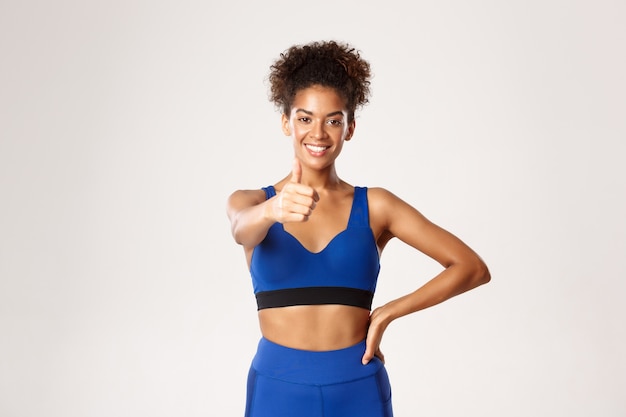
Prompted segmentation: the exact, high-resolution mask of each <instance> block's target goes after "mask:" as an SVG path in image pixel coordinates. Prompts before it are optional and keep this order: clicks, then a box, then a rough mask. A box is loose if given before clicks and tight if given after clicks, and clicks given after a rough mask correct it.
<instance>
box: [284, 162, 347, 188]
mask: <svg viewBox="0 0 626 417" xmlns="http://www.w3.org/2000/svg"><path fill="white" fill-rule="evenodd" d="M288 178H289V177H287V179H288ZM301 182H302V184H305V185H308V186H309V187H313V188H315V189H316V190H324V189H334V188H337V187H339V186H340V185H341V184H342V181H341V179H340V178H339V176H338V175H337V171H336V170H335V165H334V164H333V165H332V166H330V167H328V168H327V169H325V170H323V171H317V170H312V169H306V168H304V167H303V168H302V179H301Z"/></svg>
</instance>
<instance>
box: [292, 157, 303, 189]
mask: <svg viewBox="0 0 626 417" xmlns="http://www.w3.org/2000/svg"><path fill="white" fill-rule="evenodd" d="M301 181H302V167H301V166H300V161H299V160H298V158H293V167H292V169H291V182H295V183H298V184H300V182H301Z"/></svg>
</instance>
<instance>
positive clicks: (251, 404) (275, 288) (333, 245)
mask: <svg viewBox="0 0 626 417" xmlns="http://www.w3.org/2000/svg"><path fill="white" fill-rule="evenodd" d="M263 190H264V191H265V195H266V198H267V199H269V198H272V197H273V196H274V195H276V191H275V189H274V187H272V186H269V187H266V188H263ZM379 270H380V264H379V254H378V249H377V247H376V241H375V239H374V235H373V233H372V230H371V228H370V225H369V210H368V204H367V188H366V187H355V189H354V199H353V202H352V208H351V210H350V218H349V220H348V225H347V227H346V229H344V230H343V231H342V232H340V233H339V234H337V235H336V236H335V237H334V238H333V239H332V240H331V241H330V242H329V243H328V245H327V246H326V247H325V248H324V249H322V251H320V252H317V253H313V252H310V251H309V250H307V249H306V248H305V247H304V246H302V244H301V243H300V242H299V241H298V240H297V239H296V238H295V237H294V236H293V235H291V234H289V233H288V232H286V231H285V229H284V228H283V225H282V224H281V223H274V224H273V225H272V226H271V227H270V229H269V230H268V233H267V236H266V237H265V239H264V240H263V241H262V242H261V243H260V244H259V245H257V246H256V247H255V248H254V251H253V253H252V259H251V262H250V274H251V276H252V284H253V288H254V293H255V296H256V299H257V306H258V309H259V310H261V309H264V308H274V307H285V306H292V305H320V304H343V305H349V306H355V307H360V308H365V309H367V310H370V309H371V304H372V298H373V296H374V291H375V289H376V282H377V279H378V272H379ZM364 353H365V341H362V342H360V343H358V344H356V345H354V346H350V347H347V348H344V349H338V350H331V351H322V352H319V351H307V350H300V349H293V348H289V347H286V346H282V345H279V344H276V343H274V342H271V341H269V340H267V339H265V338H261V340H260V342H259V345H258V349H257V353H256V355H255V357H254V359H253V361H252V365H251V367H250V371H249V375H248V384H247V399H246V414H245V417H392V416H393V412H392V407H391V387H390V385H389V379H388V377H387V371H386V370H385V367H384V366H383V364H382V362H381V361H380V360H379V359H378V358H376V357H374V358H373V359H372V360H371V361H370V362H369V363H368V364H367V365H363V364H362V363H361V358H362V357H363V354H364Z"/></svg>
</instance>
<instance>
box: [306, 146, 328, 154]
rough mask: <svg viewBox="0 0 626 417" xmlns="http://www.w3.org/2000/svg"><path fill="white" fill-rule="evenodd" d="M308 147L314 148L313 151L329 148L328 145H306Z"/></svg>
mask: <svg viewBox="0 0 626 417" xmlns="http://www.w3.org/2000/svg"><path fill="white" fill-rule="evenodd" d="M306 147H307V148H309V149H310V150H312V151H313V152H323V151H325V150H326V149H328V146H315V145H306Z"/></svg>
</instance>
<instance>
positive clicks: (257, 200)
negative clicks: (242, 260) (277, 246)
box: [226, 190, 276, 248]
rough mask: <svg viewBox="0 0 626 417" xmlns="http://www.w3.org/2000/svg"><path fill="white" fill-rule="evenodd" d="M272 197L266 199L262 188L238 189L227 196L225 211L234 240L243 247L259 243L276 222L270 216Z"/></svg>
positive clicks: (251, 246)
mask: <svg viewBox="0 0 626 417" xmlns="http://www.w3.org/2000/svg"><path fill="white" fill-rule="evenodd" d="M274 199H276V197H272V198H271V199H269V200H266V199H265V193H264V192H263V191H262V190H238V191H235V192H234V193H232V194H231V195H230V197H228V203H227V209H226V213H227V214H228V218H229V219H230V225H231V233H232V234H233V238H235V242H237V243H238V244H240V245H242V246H244V247H245V248H253V247H255V246H256V245H258V244H259V243H261V241H262V240H263V239H264V238H265V235H267V231H268V230H269V228H270V226H272V224H274V223H275V222H276V219H275V218H274V217H273V216H272V204H273V200H274Z"/></svg>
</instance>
